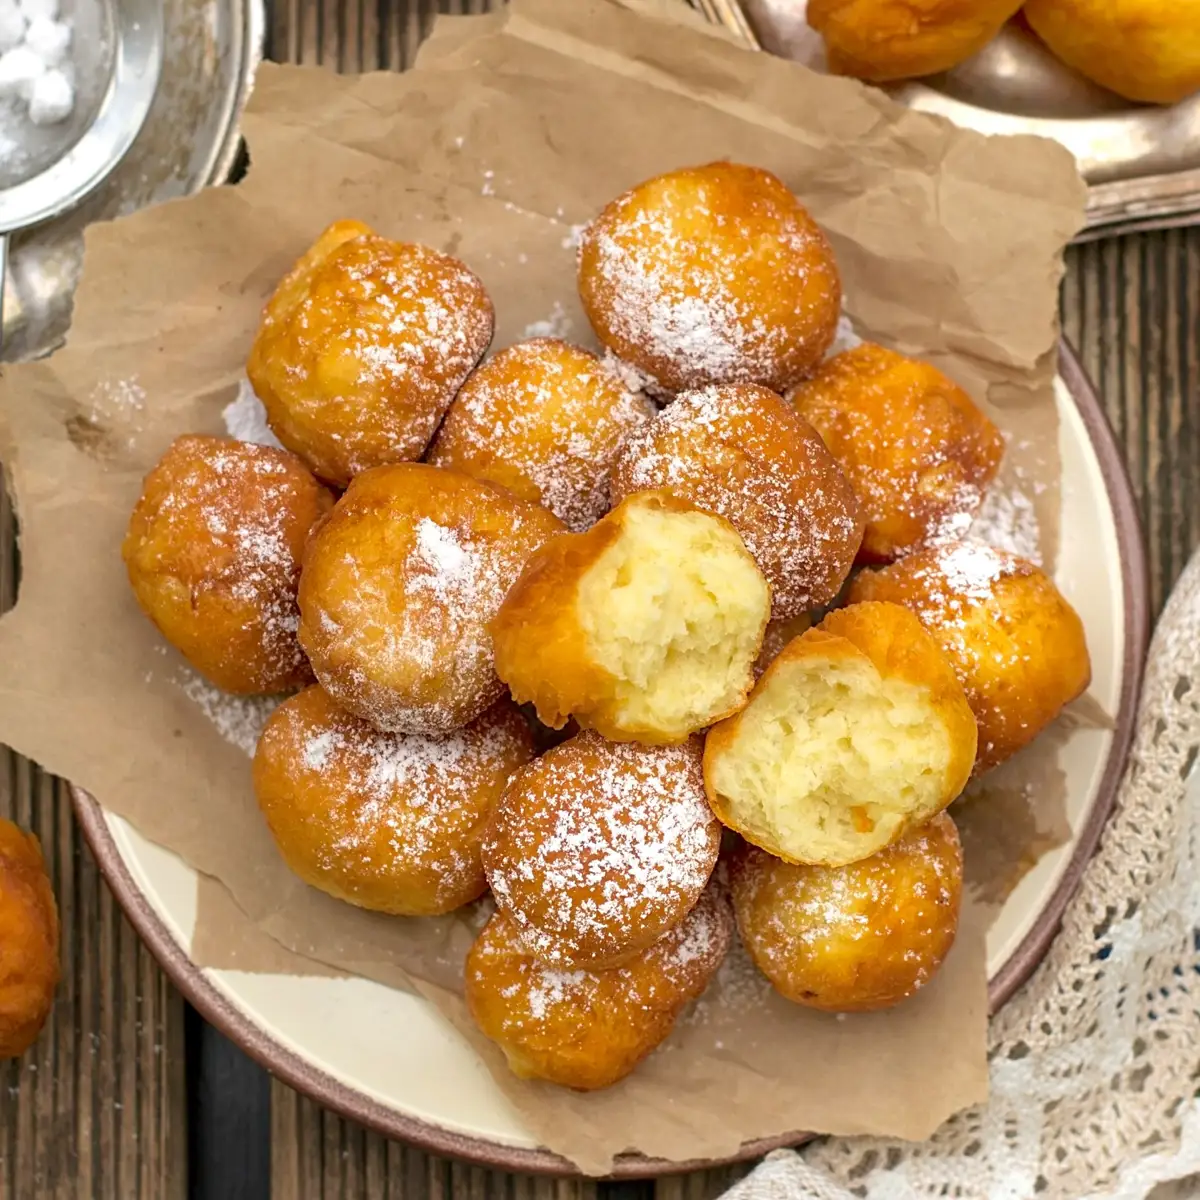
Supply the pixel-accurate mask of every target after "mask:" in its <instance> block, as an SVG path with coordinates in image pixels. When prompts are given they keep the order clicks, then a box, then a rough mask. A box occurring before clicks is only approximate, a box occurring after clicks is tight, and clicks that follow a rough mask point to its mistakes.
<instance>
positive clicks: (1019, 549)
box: [970, 480, 1041, 565]
mask: <svg viewBox="0 0 1200 1200" xmlns="http://www.w3.org/2000/svg"><path fill="white" fill-rule="evenodd" d="M970 536H971V537H973V538H978V539H979V541H981V542H986V543H987V544H988V545H989V546H995V547H996V549H997V550H1007V551H1008V552H1009V553H1010V554H1016V555H1019V556H1020V557H1021V558H1027V559H1029V561H1030V562H1033V563H1037V564H1038V565H1041V547H1040V546H1039V544H1038V519H1037V513H1036V512H1035V511H1034V507H1033V501H1032V500H1031V499H1030V498H1029V496H1027V495H1026V494H1025V492H1024V491H1023V490H1022V488H1021V484H1020V482H1019V481H1018V480H1010V481H1006V482H1004V483H999V484H996V485H995V486H993V487H992V488H991V489H990V490H989V491H988V493H987V494H986V495H985V496H984V500H983V506H982V507H981V508H980V510H979V515H978V516H977V517H976V518H975V521H974V523H973V524H972V526H971V531H970Z"/></svg>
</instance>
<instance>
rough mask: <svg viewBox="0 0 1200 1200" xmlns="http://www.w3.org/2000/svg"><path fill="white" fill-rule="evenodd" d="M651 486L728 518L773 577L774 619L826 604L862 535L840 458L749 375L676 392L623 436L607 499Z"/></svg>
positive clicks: (842, 579) (843, 576)
mask: <svg viewBox="0 0 1200 1200" xmlns="http://www.w3.org/2000/svg"><path fill="white" fill-rule="evenodd" d="M652 488H666V489H667V490H668V491H669V492H671V493H672V495H675V496H679V497H681V498H682V499H684V500H689V501H691V503H692V504H694V505H696V507H697V508H703V509H705V510H706V511H708V512H714V513H717V514H718V515H719V516H722V517H724V518H725V519H726V520H727V521H729V523H730V524H731V525H732V526H733V527H734V529H736V530H737V531H738V533H740V534H741V535H742V541H744V542H745V543H746V549H747V550H749V551H750V553H751V554H752V555H754V561H755V562H757V563H758V567H759V570H760V571H762V573H763V575H765V576H766V579H767V582H768V583H769V584H770V585H771V602H772V603H771V616H772V618H773V619H774V620H777V621H786V620H789V619H791V618H792V617H797V616H799V615H800V614H801V613H803V612H807V611H808V610H809V609H810V608H819V607H821V606H822V605H825V604H828V603H829V601H830V600H832V599H833V598H834V597H835V596H836V595H837V594H838V591H839V590H840V589H841V586H842V584H843V583H844V582H845V579H846V576H847V575H848V574H849V573H850V568H851V567H852V566H853V565H854V557H855V555H856V554H857V553H858V547H859V544H860V543H861V542H862V535H863V526H862V519H861V517H860V516H859V508H858V501H857V500H856V499H855V497H854V492H853V491H852V490H851V488H850V484H849V483H848V482H847V480H846V477H845V475H844V474H843V473H842V469H841V467H839V466H838V464H837V462H836V461H835V460H834V458H833V456H832V455H831V454H830V453H829V451H828V450H827V449H826V448H825V444H824V443H823V442H822V441H821V438H820V436H819V435H818V434H817V432H816V431H815V430H814V429H813V428H812V426H811V425H809V423H808V422H807V421H806V420H804V418H803V417H800V416H798V415H797V414H796V413H795V412H794V411H793V410H792V409H790V408H789V407H788V405H787V404H786V403H784V401H783V400H781V399H780V398H779V397H778V396H777V395H776V394H775V393H774V392H772V391H769V390H768V389H767V388H764V387H758V386H757V385H755V384H725V385H722V386H716V387H710V388H703V389H700V390H698V391H693V392H683V393H681V394H680V395H679V396H678V397H677V398H676V399H675V401H674V403H672V404H670V405H668V407H667V408H665V409H664V410H663V411H662V413H660V414H659V415H658V416H657V417H656V418H655V419H654V420H653V421H652V422H650V424H649V425H648V426H646V427H645V428H644V429H642V430H641V431H640V432H638V433H635V434H634V435H633V436H632V437H630V438H629V439H628V441H626V443H625V447H624V449H623V450H622V451H621V453H620V455H618V457H617V461H616V465H615V466H614V467H613V474H612V497H613V502H614V503H616V502H618V501H620V500H623V499H624V498H625V497H626V496H628V495H630V494H631V493H633V492H642V491H648V490H650V489H652Z"/></svg>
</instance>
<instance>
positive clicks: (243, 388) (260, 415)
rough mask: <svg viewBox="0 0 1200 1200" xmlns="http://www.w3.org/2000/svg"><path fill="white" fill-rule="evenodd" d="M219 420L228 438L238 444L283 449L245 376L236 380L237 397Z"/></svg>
mask: <svg viewBox="0 0 1200 1200" xmlns="http://www.w3.org/2000/svg"><path fill="white" fill-rule="evenodd" d="M221 419H222V420H223V421H224V422H225V429H226V432H228V434H229V436H230V437H233V438H237V439H238V441H240V442H255V443H256V444H257V445H259V446H274V447H276V448H277V449H279V450H282V449H283V444H282V443H281V442H280V440H279V439H278V438H277V437H276V436H275V435H274V433H272V432H271V427H270V425H268V424H267V410H266V409H265V408H264V407H263V402H262V401H261V400H260V399H259V398H258V396H256V395H255V393H254V389H253V388H252V387H251V386H250V380H249V379H247V378H246V376H245V375H243V376H242V377H241V379H239V380H238V394H237V396H236V397H235V398H234V399H233V400H231V401H230V402H229V403H228V404H227V405H225V407H224V408H223V409H222V410H221Z"/></svg>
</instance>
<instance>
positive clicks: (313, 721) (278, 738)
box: [254, 687, 533, 917]
mask: <svg viewBox="0 0 1200 1200" xmlns="http://www.w3.org/2000/svg"><path fill="white" fill-rule="evenodd" d="M532 757H533V738H532V736H531V734H530V731H529V726H528V725H527V724H526V723H525V721H524V719H523V718H522V717H521V714H520V713H519V712H518V711H517V709H516V708H515V707H514V706H513V705H512V704H511V703H510V702H509V701H507V700H501V701H500V702H499V703H498V704H496V705H494V706H493V707H492V708H490V709H489V710H488V711H487V712H486V713H484V714H483V716H481V717H480V718H479V719H478V720H476V721H474V722H472V723H471V724H470V725H468V726H467V727H466V728H465V729H460V730H456V731H455V732H454V733H451V734H449V735H448V736H446V737H442V738H426V737H422V736H420V735H410V734H394V733H380V732H378V731H377V730H375V729H373V728H372V727H371V726H370V725H368V724H367V723H366V722H365V721H360V720H359V719H358V718H357V717H352V716H350V714H349V713H346V712H343V711H342V710H341V709H339V708H338V707H337V706H336V705H335V704H334V702H333V701H332V700H331V699H330V698H329V696H328V694H327V693H326V692H325V691H324V690H323V689H322V688H320V687H310V688H307V689H305V690H304V691H303V692H300V693H299V694H298V695H296V696H293V697H292V698H291V699H290V700H287V701H285V702H284V703H283V704H281V705H280V706H279V708H277V709H276V710H275V712H274V713H273V714H272V716H271V719H270V720H269V721H268V722H267V725H266V728H265V729H264V730H263V734H262V737H261V738H260V739H259V743H258V749H257V751H256V753H255V756H254V791H255V795H256V796H257V797H258V804H259V807H260V808H261V810H262V812H263V815H264V816H265V817H266V820H267V824H268V826H269V827H270V830H271V834H272V836H273V837H274V838H275V844H276V846H277V847H278V848H279V852H280V854H281V855H282V856H283V859H284V861H285V862H286V863H287V865H288V866H289V867H290V868H291V869H292V870H293V871H294V872H295V873H296V874H297V875H298V876H299V877H300V878H301V879H303V880H304V882H305V883H307V884H310V885H311V886H312V887H315V888H319V889H320V890H321V891H323V892H328V893H329V894H330V895H331V896H336V897H337V898H338V899H339V900H346V901H348V902H349V903H351V904H357V905H359V906H360V907H362V908H369V909H374V910H376V911H378V912H386V913H394V914H398V915H401V916H409V917H424V916H436V915H438V914H440V913H447V912H451V911H452V910H453V909H456V908H460V907H461V906H462V905H464V904H467V903H469V902H470V901H472V900H474V899H476V898H477V897H479V896H481V895H482V894H483V892H484V891H485V889H486V887H487V882H486V880H485V879H484V875H483V866H482V863H481V862H480V844H481V842H482V839H483V827H484V824H485V823H486V821H487V819H488V817H489V815H490V814H491V811H492V809H493V808H494V807H495V804H496V801H497V800H498V799H499V797H500V793H501V792H502V791H503V790H504V786H505V784H506V783H507V782H508V779H509V777H510V776H511V775H512V773H513V772H514V771H516V770H517V769H518V768H519V767H521V766H523V765H524V764H525V763H527V762H528V761H529V760H530V759H531V758H532Z"/></svg>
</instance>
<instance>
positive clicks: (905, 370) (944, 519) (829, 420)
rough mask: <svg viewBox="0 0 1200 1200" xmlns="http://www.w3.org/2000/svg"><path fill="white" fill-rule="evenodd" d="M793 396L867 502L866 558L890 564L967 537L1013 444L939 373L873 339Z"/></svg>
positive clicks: (837, 357) (836, 361)
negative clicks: (1007, 446) (922, 549)
mask: <svg viewBox="0 0 1200 1200" xmlns="http://www.w3.org/2000/svg"><path fill="white" fill-rule="evenodd" d="M788 398H789V399H790V400H791V402H792V404H794V405H795V407H796V410H797V411H798V412H799V413H800V414H801V416H804V417H806V418H807V419H808V420H809V421H811V422H812V424H813V425H814V426H815V427H816V430H817V432H818V433H819V434H820V435H821V437H822V438H824V440H825V444H826V445H827V446H828V447H829V449H830V451H831V452H832V453H833V457H834V458H836V459H837V461H838V462H839V463H840V464H841V465H842V469H843V470H844V471H845V472H846V475H847V477H848V478H849V480H850V484H851V486H852V487H853V488H854V491H855V494H856V495H857V496H858V499H859V502H860V503H861V505H862V511H863V516H864V517H865V519H866V534H865V536H864V537H863V542H862V551H861V555H860V558H861V561H863V562H890V561H891V560H892V559H894V558H897V557H899V556H901V555H903V554H908V553H911V552H912V551H913V550H915V549H918V548H919V547H921V546H923V545H926V544H929V543H936V542H941V541H947V540H954V539H956V538H960V537H962V536H963V534H965V533H966V531H967V529H968V528H969V527H970V525H971V522H972V521H973V520H974V519H975V516H976V514H977V513H978V512H979V508H980V505H981V504H982V503H983V497H984V493H985V491H986V490H987V486H988V484H989V483H991V481H992V479H993V478H994V477H995V475H996V471H997V470H998V469H999V466H1000V459H1001V458H1002V457H1003V454H1004V439H1003V438H1002V437H1001V435H1000V431H999V430H998V429H997V428H996V427H995V426H994V425H993V424H992V423H991V421H989V420H988V419H987V417H985V416H984V415H983V413H981V412H980V411H979V409H978V408H976V407H975V405H974V404H973V403H972V401H971V398H970V397H969V396H968V395H967V394H966V392H964V391H963V390H962V388H960V387H959V386H958V385H957V384H956V383H954V382H953V381H952V380H950V379H948V378H947V377H946V376H945V375H943V374H942V372H941V371H939V370H938V369H937V368H936V367H933V366H931V365H930V364H929V363H924V362H919V361H918V360H917V359H914V358H906V357H905V356H904V355H902V354H896V353H895V352H894V351H892V350H886V349H884V348H883V347H882V346H876V345H873V344H872V343H870V342H864V343H863V344H862V345H861V346H855V347H854V348H853V349H851V350H844V351H843V352H842V353H841V354H837V355H834V357H833V358H831V359H829V360H828V361H827V362H826V363H824V365H823V366H821V368H820V369H819V370H818V371H817V372H816V374H815V375H814V376H813V377H812V378H811V379H808V380H806V381H804V382H802V383H799V384H797V385H796V386H795V387H794V388H793V389H792V390H791V392H790V393H789V395H788Z"/></svg>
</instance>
